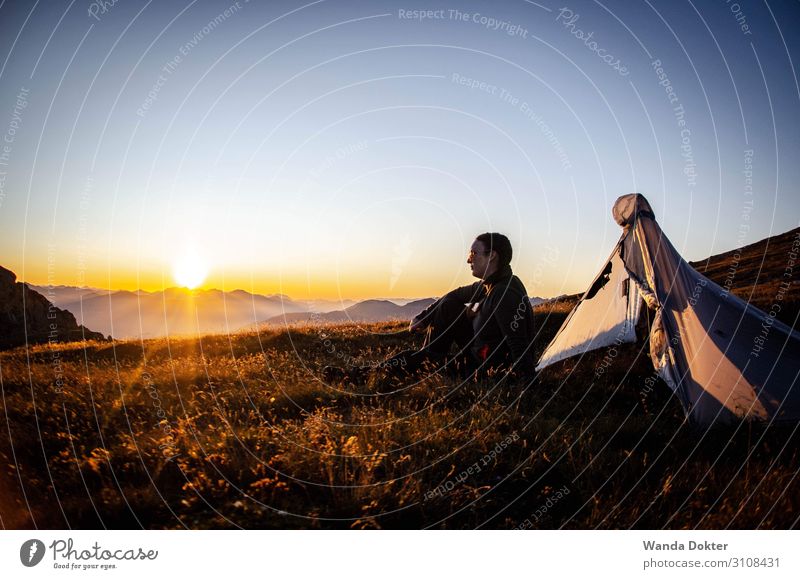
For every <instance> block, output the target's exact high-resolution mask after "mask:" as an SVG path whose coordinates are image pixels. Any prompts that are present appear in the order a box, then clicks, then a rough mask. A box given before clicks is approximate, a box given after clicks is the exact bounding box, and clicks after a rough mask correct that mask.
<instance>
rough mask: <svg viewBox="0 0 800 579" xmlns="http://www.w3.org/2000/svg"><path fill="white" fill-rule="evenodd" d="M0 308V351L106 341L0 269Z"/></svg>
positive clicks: (12, 274)
mask: <svg viewBox="0 0 800 579" xmlns="http://www.w3.org/2000/svg"><path fill="white" fill-rule="evenodd" d="M0 308H1V309H0V349H4V348H12V347H14V346H20V345H22V344H38V343H41V342H47V341H51V340H52V341H53V342H71V341H75V340H82V339H87V340H104V339H105V336H103V334H101V333H98V332H94V331H92V330H89V329H87V328H86V327H84V326H82V325H79V324H78V323H77V322H76V321H75V316H73V315H72V313H70V312H68V311H66V310H63V309H60V308H58V307H55V306H54V305H53V304H52V303H51V302H50V301H48V299H47V298H46V297H45V296H43V295H42V294H40V293H38V292H36V291H34V290H32V289H30V288H28V287H27V286H26V285H25V284H23V283H19V282H17V276H16V274H14V272H12V271H9V270H7V269H5V268H4V267H0Z"/></svg>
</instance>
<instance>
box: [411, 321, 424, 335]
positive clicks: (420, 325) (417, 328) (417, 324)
mask: <svg viewBox="0 0 800 579" xmlns="http://www.w3.org/2000/svg"><path fill="white" fill-rule="evenodd" d="M408 329H409V331H411V332H415V333H417V334H421V333H423V332H424V331H425V330H427V329H428V324H427V323H426V322H424V321H423V320H418V319H416V318H414V319H413V320H411V324H409V326H408Z"/></svg>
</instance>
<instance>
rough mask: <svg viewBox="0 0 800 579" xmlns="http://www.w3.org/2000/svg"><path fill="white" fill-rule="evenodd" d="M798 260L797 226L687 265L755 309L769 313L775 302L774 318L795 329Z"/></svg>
mask: <svg viewBox="0 0 800 579" xmlns="http://www.w3.org/2000/svg"><path fill="white" fill-rule="evenodd" d="M798 258H800V227H798V228H795V229H792V230H791V231H787V232H786V233H782V234H780V235H775V236H773V237H768V238H767V239H762V240H761V241H758V242H756V243H751V244H749V245H746V246H744V247H741V248H739V249H734V250H731V251H726V252H725V253H720V254H719V255H713V256H711V257H708V258H706V259H703V260H699V261H694V262H690V265H692V267H694V268H695V269H696V270H697V271H699V272H700V273H702V274H703V275H705V276H706V277H708V278H710V279H711V280H713V281H714V282H716V283H717V284H718V285H720V286H722V287H723V288H725V289H727V290H729V291H730V292H731V293H733V294H735V295H737V296H739V297H740V298H742V299H743V300H745V301H747V302H750V303H751V304H753V305H754V306H756V307H757V308H760V309H762V310H764V311H769V310H770V309H772V307H773V305H774V304H776V303H778V305H779V307H780V311H778V315H777V317H778V319H780V320H781V321H782V322H784V323H785V324H787V325H789V326H794V327H797V322H798V315H800V261H798ZM782 284H783V287H782ZM786 284H788V287H787V285H786Z"/></svg>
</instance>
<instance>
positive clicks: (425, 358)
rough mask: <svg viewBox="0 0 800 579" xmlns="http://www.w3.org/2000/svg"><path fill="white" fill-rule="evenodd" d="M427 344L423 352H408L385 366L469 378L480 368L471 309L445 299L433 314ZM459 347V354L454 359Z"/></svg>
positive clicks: (422, 349) (392, 359)
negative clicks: (424, 370) (468, 312)
mask: <svg viewBox="0 0 800 579" xmlns="http://www.w3.org/2000/svg"><path fill="white" fill-rule="evenodd" d="M427 321H428V322H429V326H428V329H427V332H426V334H425V341H424V342H423V344H422V348H421V349H419V350H404V351H403V352H400V353H399V354H397V355H395V356H392V357H391V358H389V359H388V360H386V362H384V364H385V365H386V367H387V368H390V369H392V370H393V373H394V372H395V371H400V372H407V373H414V372H417V371H418V370H420V369H422V368H423V367H427V369H429V370H431V371H438V370H444V371H445V372H446V373H447V374H449V375H453V376H459V377H462V378H463V377H467V376H468V375H470V374H472V373H473V372H474V371H475V370H476V369H477V368H478V367H479V365H480V364H479V361H478V360H477V359H476V358H475V356H473V355H472V353H471V352H470V346H471V345H472V340H473V339H474V337H475V334H474V330H473V328H472V321H471V320H470V318H469V316H468V315H467V308H466V307H465V306H464V304H462V303H459V302H458V301H457V300H453V299H448V298H444V299H442V300H440V301H439V303H438V304H437V305H436V307H435V308H434V309H433V311H432V312H431V313H430V314H429V317H428V320H427ZM453 344H455V346H456V348H457V352H456V353H455V354H454V355H452V356H451V355H450V350H451V348H452V346H453Z"/></svg>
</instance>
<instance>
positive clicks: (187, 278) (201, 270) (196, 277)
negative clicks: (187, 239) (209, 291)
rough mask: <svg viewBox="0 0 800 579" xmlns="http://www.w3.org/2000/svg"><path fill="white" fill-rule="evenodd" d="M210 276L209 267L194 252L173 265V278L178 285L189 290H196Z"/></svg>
mask: <svg viewBox="0 0 800 579" xmlns="http://www.w3.org/2000/svg"><path fill="white" fill-rule="evenodd" d="M206 276H208V265H207V264H206V263H205V262H204V261H203V260H202V259H201V258H200V256H198V255H197V254H196V253H194V252H190V253H186V254H184V255H182V256H180V257H179V258H177V259H176V260H175V262H174V263H173V265H172V277H174V278H175V282H176V283H178V285H180V286H182V287H185V288H187V289H190V290H191V289H195V288H197V287H199V286H200V284H202V283H203V282H204V281H205V279H206Z"/></svg>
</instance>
